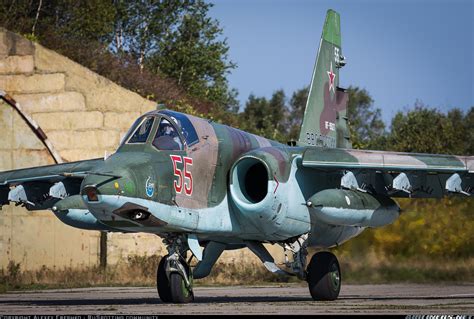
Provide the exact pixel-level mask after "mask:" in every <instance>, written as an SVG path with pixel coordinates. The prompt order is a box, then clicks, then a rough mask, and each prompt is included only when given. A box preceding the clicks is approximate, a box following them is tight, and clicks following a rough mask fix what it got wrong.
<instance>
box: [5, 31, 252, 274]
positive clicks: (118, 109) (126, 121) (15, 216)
mask: <svg viewBox="0 0 474 319" xmlns="http://www.w3.org/2000/svg"><path fill="white" fill-rule="evenodd" d="M0 90H4V91H6V92H7V93H9V94H10V95H11V96H13V98H14V99H15V100H16V101H17V102H19V103H20V106H21V107H22V108H23V109H24V110H25V111H26V113H27V114H28V115H29V116H31V117H32V118H33V119H34V120H35V121H36V122H37V123H38V124H39V125H40V127H41V128H42V129H43V131H44V132H45V133H46V135H47V136H48V138H49V140H50V141H51V143H52V144H53V146H54V148H55V149H56V150H57V151H58V153H59V154H60V156H61V157H62V158H63V159H64V160H65V161H76V160H83V159H89V158H96V157H102V156H104V152H105V151H107V152H108V154H110V153H112V152H113V151H114V150H115V148H116V147H117V145H118V143H119V140H120V138H121V137H122V136H123V135H124V134H125V132H126V131H127V130H128V128H129V127H130V125H131V124H132V123H133V121H134V120H135V119H136V118H137V117H138V116H139V115H140V114H142V113H144V112H147V111H149V110H152V109H154V108H155V103H153V102H151V101H148V100H146V99H144V98H142V97H141V96H139V95H138V94H136V93H133V92H130V91H128V90H126V89H124V88H122V87H120V86H118V85H116V84H115V83H113V82H111V81H109V80H107V79H105V78H104V77H101V76H99V75H97V74H95V73H94V72H92V71H90V70H89V69H87V68H84V67H82V66H81V65H79V64H77V63H75V62H73V61H71V60H69V59H67V58H66V57H64V56H61V55H59V54H57V53H55V52H53V51H51V50H48V49H46V48H44V47H42V46H41V45H38V44H36V43H32V42H30V41H28V40H26V39H24V38H22V37H20V36H18V35H15V34H13V33H11V32H8V31H6V30H4V29H0ZM0 129H1V132H2V139H1V141H0V171H4V170H9V169H17V168H24V167H31V166H38V165H46V164H52V163H53V160H52V158H51V157H50V155H49V154H48V152H47V151H46V150H45V148H44V146H43V144H42V143H41V142H40V141H39V140H38V138H37V137H36V136H35V135H34V134H33V133H32V132H31V130H30V129H29V128H28V126H27V125H26V124H25V123H24V121H23V120H22V119H21V117H20V116H19V115H18V114H17V113H16V111H15V110H13V108H12V107H11V106H9V105H7V104H5V103H0ZM165 251H166V250H165V249H164V247H163V246H162V243H161V239H160V238H159V237H158V236H155V235H147V234H109V240H108V260H109V263H117V262H119V261H120V260H123V259H124V258H126V256H128V255H131V254H140V255H142V254H147V255H152V254H155V253H157V254H160V255H163V254H165ZM98 253H99V233H98V232H92V231H81V230H78V229H75V228H72V227H69V226H67V225H64V224H63V223H61V222H60V221H59V220H57V219H56V218H55V216H54V215H53V214H52V213H51V212H49V211H40V212H31V213H30V212H28V211H26V209H23V208H20V207H14V206H13V205H9V206H4V207H3V209H2V211H1V212H0V268H2V267H6V265H7V264H8V262H9V261H11V260H13V261H15V262H20V263H21V265H22V269H37V268H39V267H41V266H43V265H45V266H48V267H57V268H62V267H65V266H77V267H81V266H91V265H96V264H98V261H99V259H98ZM223 257H224V258H223V260H224V261H228V262H232V261H233V260H234V259H236V258H245V259H249V258H250V260H253V261H254V260H255V258H254V257H253V255H252V256H251V255H250V254H249V253H248V252H246V251H244V250H241V251H233V252H226V253H225V256H223Z"/></svg>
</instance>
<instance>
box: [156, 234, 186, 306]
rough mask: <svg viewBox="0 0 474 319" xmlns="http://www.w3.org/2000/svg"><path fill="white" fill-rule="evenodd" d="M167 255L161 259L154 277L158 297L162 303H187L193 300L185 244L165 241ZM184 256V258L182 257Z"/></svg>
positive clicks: (177, 240) (175, 239) (176, 240)
mask: <svg viewBox="0 0 474 319" xmlns="http://www.w3.org/2000/svg"><path fill="white" fill-rule="evenodd" d="M165 244H166V245H167V248H168V255H167V256H164V257H163V258H161V261H160V264H159V265H158V271H157V275H156V282H157V289H158V295H159V296H160V299H161V301H162V302H166V303H168V302H172V303H187V302H191V301H193V300H194V293H193V275H192V271H191V267H190V266H189V262H187V261H186V259H185V256H186V252H187V245H186V242H183V241H182V240H181V239H180V238H171V239H166V240H165ZM183 256H184V257H183Z"/></svg>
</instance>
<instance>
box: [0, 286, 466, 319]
mask: <svg viewBox="0 0 474 319" xmlns="http://www.w3.org/2000/svg"><path fill="white" fill-rule="evenodd" d="M0 314H54V315H60V314H148V315H150V314H291V315H294V314H311V315H313V314H469V315H474V284H465V285H446V284H439V285H419V284H390V285H343V287H342V290H341V294H340V296H339V299H338V300H336V301H331V302H320V301H313V300H312V299H311V296H310V295H309V291H308V288H307V287H306V286H303V285H287V284H285V285H281V286H256V287H250V286H235V287H196V288H195V301H194V303H190V304H163V303H161V301H160V300H159V299H158V295H157V292H156V289H154V288H135V287H134V288H124V287H107V288H83V289H58V290H37V291H26V292H9V293H6V294H0Z"/></svg>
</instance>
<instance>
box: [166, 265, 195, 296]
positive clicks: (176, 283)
mask: <svg viewBox="0 0 474 319" xmlns="http://www.w3.org/2000/svg"><path fill="white" fill-rule="evenodd" d="M186 268H187V267H186ZM186 270H188V269H186ZM189 280H190V282H191V286H192V283H193V278H192V276H189ZM170 287H171V299H172V302H173V303H188V302H192V301H193V300H194V294H193V291H192V289H191V290H189V289H188V288H186V283H185V281H184V279H183V277H182V276H181V275H180V274H178V273H171V274H170Z"/></svg>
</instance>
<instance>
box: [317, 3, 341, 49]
mask: <svg viewBox="0 0 474 319" xmlns="http://www.w3.org/2000/svg"><path fill="white" fill-rule="evenodd" d="M322 37H323V39H324V40H325V41H327V42H329V43H332V44H334V45H337V46H338V47H341V18H340V16H339V13H337V12H336V11H334V10H333V9H329V10H328V11H327V13H326V21H325V22H324V28H323V35H322Z"/></svg>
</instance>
